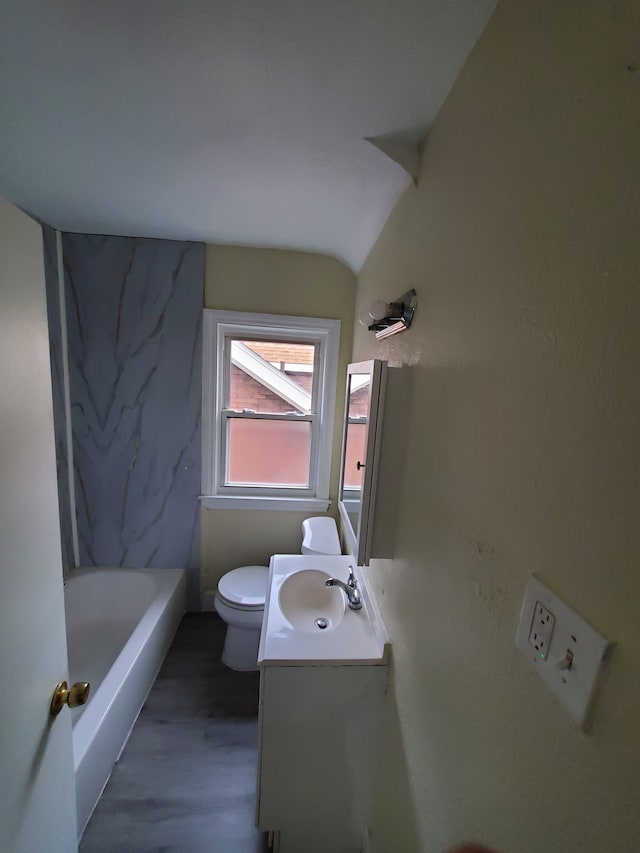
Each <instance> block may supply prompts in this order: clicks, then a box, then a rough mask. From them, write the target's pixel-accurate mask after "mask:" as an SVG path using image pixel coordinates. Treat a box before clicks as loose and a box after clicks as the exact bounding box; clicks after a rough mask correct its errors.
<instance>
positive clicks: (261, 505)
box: [200, 495, 331, 512]
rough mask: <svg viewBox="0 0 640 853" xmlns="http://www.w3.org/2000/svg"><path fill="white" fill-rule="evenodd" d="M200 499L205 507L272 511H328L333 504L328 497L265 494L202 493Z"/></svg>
mask: <svg viewBox="0 0 640 853" xmlns="http://www.w3.org/2000/svg"><path fill="white" fill-rule="evenodd" d="M200 501H201V502H202V506H203V507H204V508H205V509H244V510H253V509H258V510H267V511H270V512H273V511H281V512H326V511H327V510H328V509H329V506H330V505H331V501H330V500H329V499H328V498H325V499H322V498H270V497H264V496H263V497H245V496H242V497H236V496H234V497H230V496H228V495H224V496H222V495H201V496H200Z"/></svg>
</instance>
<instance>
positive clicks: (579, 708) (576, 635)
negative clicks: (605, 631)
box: [516, 575, 614, 729]
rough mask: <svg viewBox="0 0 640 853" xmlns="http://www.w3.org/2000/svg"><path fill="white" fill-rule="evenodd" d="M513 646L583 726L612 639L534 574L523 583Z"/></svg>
mask: <svg viewBox="0 0 640 853" xmlns="http://www.w3.org/2000/svg"><path fill="white" fill-rule="evenodd" d="M541 638H542V642H541ZM516 645H517V647H518V648H519V649H520V651H521V652H522V653H523V654H524V655H525V656H526V657H527V658H528V659H529V661H530V662H531V664H532V665H533V666H535V668H536V669H537V671H538V673H539V675H540V676H541V678H542V679H543V680H544V681H546V682H547V684H548V685H549V687H550V688H551V689H552V690H553V692H554V693H555V694H556V696H557V697H558V699H559V700H560V702H561V703H562V704H563V705H564V707H565V708H566V709H567V711H568V712H569V714H571V716H572V717H573V719H574V720H575V721H576V722H577V723H578V724H579V725H581V726H582V727H583V728H584V729H586V728H587V727H588V724H589V721H590V715H591V711H592V708H593V703H594V700H595V697H596V695H597V692H598V689H599V688H600V687H601V685H602V681H603V676H604V674H605V670H606V666H607V663H608V661H609V658H610V657H611V652H612V650H613V646H614V644H613V643H611V642H609V641H608V640H605V638H604V637H602V636H601V635H600V634H598V632H597V631H594V629H593V628H592V627H591V626H590V625H588V624H587V623H586V622H585V621H584V619H582V617H580V616H578V614H577V613H576V612H575V611H573V610H572V609H571V608H570V607H569V606H568V605H567V604H565V603H564V601H562V600H561V599H560V598H558V596H557V595H555V594H554V593H553V592H551V590H550V589H548V588H547V587H546V586H544V584H542V583H541V582H540V581H539V580H538V579H537V578H536V577H535V576H534V575H532V576H531V577H530V578H529V580H528V582H527V586H526V587H525V592H524V600H523V602H522V609H521V611H520V622H519V624H518V632H517V634H516Z"/></svg>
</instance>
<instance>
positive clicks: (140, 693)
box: [64, 569, 185, 837]
mask: <svg viewBox="0 0 640 853" xmlns="http://www.w3.org/2000/svg"><path fill="white" fill-rule="evenodd" d="M184 574H185V573H184V572H183V571H181V570H175V569H155V570H154V569H75V570H74V571H72V572H71V574H70V576H69V579H68V581H67V583H66V584H65V589H64V598H65V611H66V620H67V646H68V653H69V683H70V684H72V683H73V682H74V681H89V682H90V683H91V693H90V696H89V701H88V702H87V704H86V705H84V706H82V707H80V708H76V709H74V710H73V712H72V720H73V722H72V725H73V735H72V739H73V757H74V768H75V782H76V798H77V813H78V836H79V837H80V836H81V835H82V833H83V831H84V828H85V826H86V825H87V822H88V820H89V818H90V817H91V813H92V812H93V809H94V808H95V805H96V803H97V802H98V799H99V798H100V794H101V793H102V790H103V788H104V786H105V785H106V784H107V780H108V779H109V776H110V775H111V770H112V769H113V765H114V764H115V762H116V761H117V759H118V756H119V755H120V753H121V751H122V748H123V746H124V745H125V743H126V741H127V738H128V736H129V733H130V732H131V729H132V727H133V724H134V723H135V721H136V718H137V716H138V714H139V712H140V709H141V708H142V705H143V704H144V700H145V699H146V697H147V693H148V692H149V690H150V689H151V685H152V684H153V681H154V679H155V677H156V675H157V673H158V670H159V669H160V666H161V664H162V661H163V660H164V657H165V655H166V653H167V649H168V648H169V645H170V643H171V640H172V639H173V635H174V633H175V630H176V628H177V627H178V623H179V622H180V619H181V618H182V615H183V614H184V610H185V578H184Z"/></svg>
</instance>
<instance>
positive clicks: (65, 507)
mask: <svg viewBox="0 0 640 853" xmlns="http://www.w3.org/2000/svg"><path fill="white" fill-rule="evenodd" d="M42 237H43V247H44V275H45V284H46V291H47V320H48V324H49V353H50V356H51V392H52V395H53V426H54V434H55V442H56V467H57V474H58V504H59V507H60V539H61V544H62V571H63V573H64V576H65V577H66V576H67V574H68V572H69V570H70V569H71V568H73V565H74V559H73V535H72V530H71V504H70V503H69V458H68V457H69V454H68V448H67V412H66V408H65V394H64V379H63V341H62V328H61V325H60V297H59V287H58V258H57V252H56V232H55V231H54V230H53V228H49V226H47V225H45V226H43V228H42Z"/></svg>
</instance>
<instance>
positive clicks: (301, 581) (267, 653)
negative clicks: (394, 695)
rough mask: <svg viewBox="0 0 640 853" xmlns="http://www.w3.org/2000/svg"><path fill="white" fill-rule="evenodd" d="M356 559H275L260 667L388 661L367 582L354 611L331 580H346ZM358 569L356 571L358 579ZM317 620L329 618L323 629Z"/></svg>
mask: <svg viewBox="0 0 640 853" xmlns="http://www.w3.org/2000/svg"><path fill="white" fill-rule="evenodd" d="M352 563H353V558H352V557H345V556H336V557H323V556H320V557H317V556H312V555H310V554H276V555H274V556H273V557H272V558H271V565H270V570H269V587H268V590H267V597H266V602H265V609H264V619H263V621H262V631H261V634H260V649H259V651H258V664H259V665H260V666H267V665H269V664H285V665H288V666H296V665H297V666H302V665H305V664H314V665H316V664H319V663H326V664H362V663H368V664H378V663H380V664H381V663H384V661H385V660H386V651H385V650H386V645H387V642H388V639H387V636H386V632H385V631H384V626H383V625H382V623H381V622H380V620H379V619H378V617H377V615H376V616H375V618H374V615H373V614H374V611H373V610H372V609H371V607H370V602H369V599H368V595H367V594H366V588H365V586H364V579H363V578H362V577H361V578H359V579H358V580H359V581H360V589H361V592H363V593H364V594H363V598H362V600H363V606H362V609H361V610H350V609H349V608H348V607H347V600H346V597H345V594H344V592H343V591H342V590H341V589H340V588H339V587H325V585H324V582H325V581H326V580H327V578H330V577H334V578H338V579H339V580H341V581H346V580H347V578H348V577H349V565H351V564H352ZM357 576H358V569H356V577H357ZM317 620H326V627H324V628H322V627H320V624H323V623H320V624H319V623H318V621H317Z"/></svg>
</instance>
